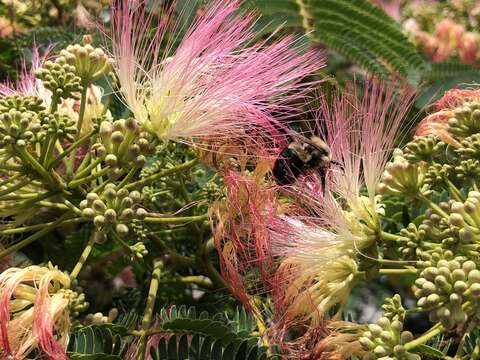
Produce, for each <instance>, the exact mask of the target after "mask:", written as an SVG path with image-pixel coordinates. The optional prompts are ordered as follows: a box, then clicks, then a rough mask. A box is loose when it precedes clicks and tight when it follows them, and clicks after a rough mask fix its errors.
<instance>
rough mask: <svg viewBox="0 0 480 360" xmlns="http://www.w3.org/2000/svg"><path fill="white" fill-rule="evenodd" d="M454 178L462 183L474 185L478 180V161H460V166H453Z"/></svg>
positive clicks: (479, 170)
mask: <svg viewBox="0 0 480 360" xmlns="http://www.w3.org/2000/svg"><path fill="white" fill-rule="evenodd" d="M455 176H456V177H457V179H458V180H460V181H462V182H470V183H471V184H475V183H476V180H477V179H479V178H480V161H479V160H477V159H467V160H462V161H461V162H460V165H458V166H455Z"/></svg>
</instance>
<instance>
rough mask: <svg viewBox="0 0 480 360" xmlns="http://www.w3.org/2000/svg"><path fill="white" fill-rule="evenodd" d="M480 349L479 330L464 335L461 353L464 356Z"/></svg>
mask: <svg viewBox="0 0 480 360" xmlns="http://www.w3.org/2000/svg"><path fill="white" fill-rule="evenodd" d="M479 347H480V328H476V329H474V330H473V331H472V332H470V333H468V334H466V335H465V341H464V343H463V352H464V353H465V354H472V353H473V352H474V350H475V348H477V351H478V348H479Z"/></svg>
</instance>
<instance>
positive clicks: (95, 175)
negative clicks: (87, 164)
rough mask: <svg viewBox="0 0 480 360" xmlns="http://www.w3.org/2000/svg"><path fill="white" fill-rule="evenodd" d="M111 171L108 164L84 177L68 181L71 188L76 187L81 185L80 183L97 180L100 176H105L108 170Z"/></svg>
mask: <svg viewBox="0 0 480 360" xmlns="http://www.w3.org/2000/svg"><path fill="white" fill-rule="evenodd" d="M109 171H110V167H109V166H107V167H104V168H103V169H102V170H100V171H97V172H95V173H93V174H91V175H89V176H86V177H84V178H81V179H77V180H72V181H70V182H69V183H68V187H69V188H72V189H73V188H76V187H79V186H80V185H82V184H85V183H87V182H89V181H92V180H95V179H97V178H99V177H100V176H103V175H105V174H107V173H108V172H109Z"/></svg>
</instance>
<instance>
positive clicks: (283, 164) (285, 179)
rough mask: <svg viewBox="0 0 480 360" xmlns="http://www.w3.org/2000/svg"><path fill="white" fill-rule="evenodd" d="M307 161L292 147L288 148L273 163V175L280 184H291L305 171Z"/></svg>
mask: <svg viewBox="0 0 480 360" xmlns="http://www.w3.org/2000/svg"><path fill="white" fill-rule="evenodd" d="M304 167H305V163H304V162H303V161H302V160H301V159H300V157H299V156H298V155H297V154H296V153H295V152H294V151H293V150H291V149H289V148H286V149H285V150H283V151H282V153H281V154H280V155H279V157H278V159H277V160H276V161H275V164H274V165H273V177H274V178H275V181H276V182H277V184H278V185H282V186H283V185H291V184H293V183H294V182H295V180H296V179H297V178H298V177H299V176H300V175H301V174H302V172H304Z"/></svg>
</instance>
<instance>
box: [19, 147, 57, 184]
mask: <svg viewBox="0 0 480 360" xmlns="http://www.w3.org/2000/svg"><path fill="white" fill-rule="evenodd" d="M14 148H15V150H16V151H17V152H18V154H19V155H20V157H21V158H22V160H23V161H25V162H26V163H29V164H30V165H31V166H32V167H33V169H34V170H35V171H36V172H37V173H38V174H39V175H40V176H41V177H43V178H44V179H45V180H46V181H47V182H48V183H50V185H54V186H55V185H56V184H55V181H54V180H53V178H52V177H51V176H50V174H49V173H48V172H47V170H45V168H44V167H43V166H42V165H41V164H40V163H39V162H38V161H37V160H35V158H34V157H33V156H32V155H31V154H30V153H29V152H28V151H27V150H26V149H25V148H23V147H18V146H14Z"/></svg>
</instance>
